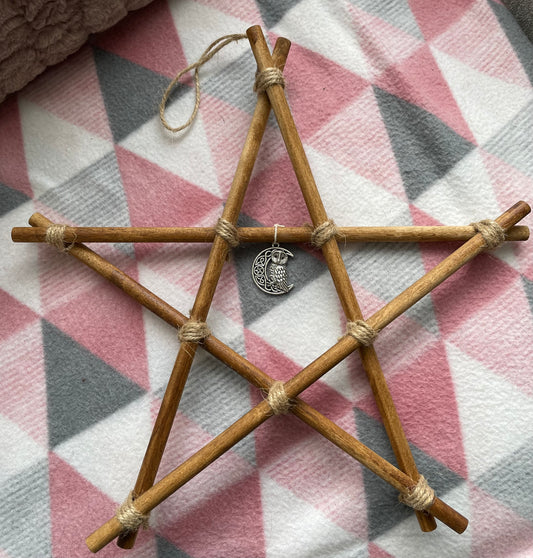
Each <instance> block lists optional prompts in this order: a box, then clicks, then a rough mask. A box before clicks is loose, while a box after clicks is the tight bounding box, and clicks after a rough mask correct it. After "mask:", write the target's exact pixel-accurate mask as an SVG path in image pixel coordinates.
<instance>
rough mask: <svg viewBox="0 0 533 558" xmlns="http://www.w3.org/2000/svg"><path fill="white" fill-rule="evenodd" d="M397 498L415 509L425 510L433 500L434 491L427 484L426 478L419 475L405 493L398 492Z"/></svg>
mask: <svg viewBox="0 0 533 558" xmlns="http://www.w3.org/2000/svg"><path fill="white" fill-rule="evenodd" d="M398 499H399V500H400V502H402V503H403V504H405V505H407V506H409V507H410V508H413V509H414V510H417V511H423V510H427V509H428V508H429V507H431V505H432V504H433V502H434V501H435V491H434V490H433V489H432V488H431V486H429V484H428V483H427V481H426V479H425V478H424V477H423V476H422V475H420V478H419V479H418V482H417V483H416V486H414V487H413V488H411V489H410V490H409V491H408V492H407V494H400V495H399V497H398Z"/></svg>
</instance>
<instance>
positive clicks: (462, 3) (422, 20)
mask: <svg viewBox="0 0 533 558" xmlns="http://www.w3.org/2000/svg"><path fill="white" fill-rule="evenodd" d="M473 3H474V0H449V1H448V2H435V3H434V2H427V0H409V7H410V8H411V11H412V12H413V14H414V16H415V18H416V20H417V22H418V26H419V27H420V29H421V31H422V33H423V34H424V37H425V38H426V40H427V41H430V40H432V39H434V38H435V37H437V36H439V35H440V34H442V33H444V32H445V31H446V30H447V29H448V28H449V27H450V26H451V25H453V23H454V22H455V21H457V20H458V19H459V18H461V17H463V15H464V14H465V13H466V12H467V11H468V9H469V8H470V6H471V5H472V4H473Z"/></svg>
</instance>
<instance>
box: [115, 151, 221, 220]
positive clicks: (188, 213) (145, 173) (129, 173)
mask: <svg viewBox="0 0 533 558" xmlns="http://www.w3.org/2000/svg"><path fill="white" fill-rule="evenodd" d="M115 151H116V155H117V161H118V164H119V168H120V173H121V176H122V182H123V185H124V191H125V193H126V198H127V201H128V208H129V212H130V221H131V226H132V227H142V226H145V227H149V226H154V227H165V226H168V227H172V226H182V227H189V226H194V225H196V224H197V223H198V221H200V220H201V219H202V217H203V216H204V215H206V214H207V213H209V212H210V211H211V210H212V209H213V208H214V207H217V208H218V207H219V206H220V199H219V198H218V197H216V196H214V195H213V194H210V193H209V192H206V191H205V190H203V189H201V188H198V187H197V186H195V185H194V184H191V183H190V182H188V181H187V180H185V179H184V178H181V177H179V176H176V175H175V174H172V173H171V172H169V171H167V170H164V169H162V168H161V167H159V166H158V165H156V164H154V163H151V162H150V161H148V160H146V159H144V158H142V157H139V156H138V155H135V154H134V153H132V152H130V151H127V150H126V149H124V148H122V147H120V146H118V145H117V146H115ZM191 201H194V203H191Z"/></svg>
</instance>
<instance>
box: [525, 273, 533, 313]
mask: <svg viewBox="0 0 533 558" xmlns="http://www.w3.org/2000/svg"><path fill="white" fill-rule="evenodd" d="M522 285H524V291H525V293H526V297H527V300H528V302H529V308H530V309H531V313H532V314H533V281H531V280H530V279H528V278H527V277H524V276H522Z"/></svg>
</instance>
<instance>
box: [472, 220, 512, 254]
mask: <svg viewBox="0 0 533 558" xmlns="http://www.w3.org/2000/svg"><path fill="white" fill-rule="evenodd" d="M470 226H472V227H474V229H475V231H476V232H478V233H480V234H481V236H482V237H483V240H484V241H485V246H486V247H487V249H488V250H493V249H494V248H498V246H500V245H501V244H503V242H504V241H505V231H504V230H503V229H502V228H501V227H500V225H498V223H496V221H493V220H492V219H484V220H483V221H478V222H477V223H470Z"/></svg>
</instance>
